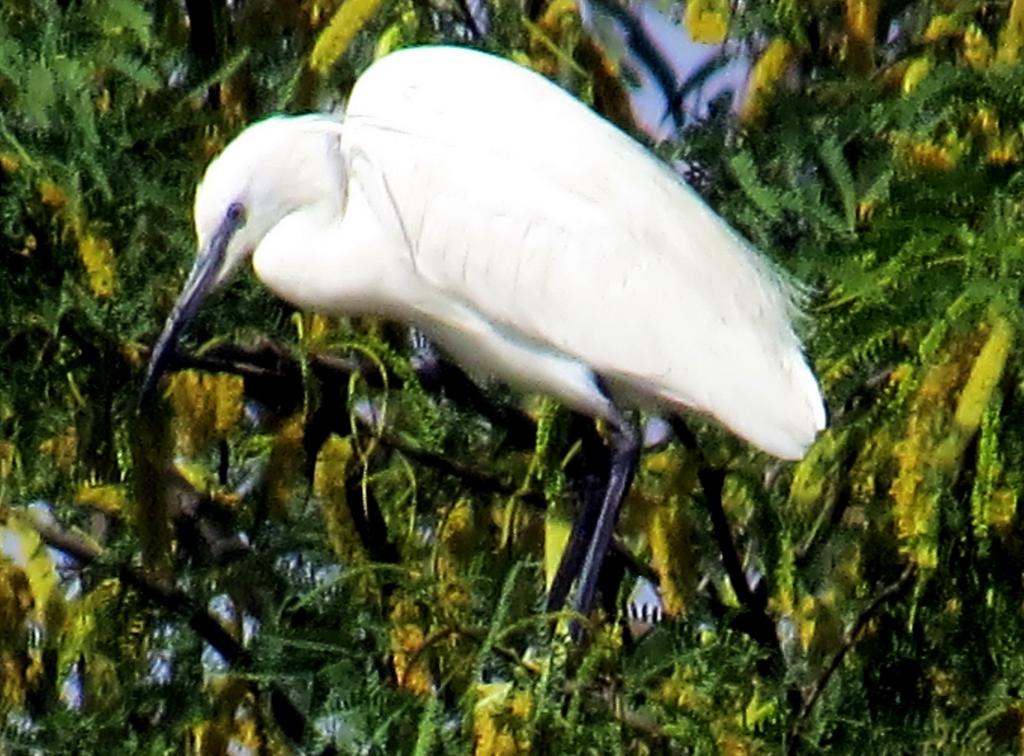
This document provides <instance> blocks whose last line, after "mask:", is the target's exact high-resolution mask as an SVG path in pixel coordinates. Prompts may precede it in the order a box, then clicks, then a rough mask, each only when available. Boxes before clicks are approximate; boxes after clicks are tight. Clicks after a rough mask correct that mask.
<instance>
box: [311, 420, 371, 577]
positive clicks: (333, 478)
mask: <svg viewBox="0 0 1024 756" xmlns="http://www.w3.org/2000/svg"><path fill="white" fill-rule="evenodd" d="M352 458H353V451H352V442H351V440H350V439H348V438H341V437H339V436H335V435H332V436H331V437H330V438H328V439H327V441H325V442H324V445H323V446H322V447H321V448H320V453H319V454H317V457H316V467H315V469H314V472H313V495H314V496H316V498H317V499H318V500H319V501H320V508H321V509H322V510H323V515H324V529H325V531H326V535H327V543H328V544H329V545H330V547H331V551H333V552H334V555H335V556H336V557H337V558H338V559H339V560H341V561H342V562H343V563H347V562H351V561H352V560H355V559H361V558H362V555H363V554H362V548H361V546H360V544H359V541H358V539H357V538H355V532H356V531H355V525H354V523H353V522H352V513H351V512H350V511H349V504H348V495H347V492H346V481H347V479H348V466H349V464H350V463H351V462H352Z"/></svg>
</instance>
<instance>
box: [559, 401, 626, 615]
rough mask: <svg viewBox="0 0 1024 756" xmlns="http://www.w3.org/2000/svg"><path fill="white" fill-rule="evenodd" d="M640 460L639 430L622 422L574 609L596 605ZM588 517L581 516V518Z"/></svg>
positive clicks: (613, 441)
mask: <svg viewBox="0 0 1024 756" xmlns="http://www.w3.org/2000/svg"><path fill="white" fill-rule="evenodd" d="M639 459H640V434H639V433H638V432H637V429H636V427H635V426H633V425H632V424H630V423H629V422H628V421H627V420H625V419H624V418H623V419H620V420H619V422H618V427H617V428H616V429H615V431H614V433H613V434H612V437H611V465H610V470H609V473H608V487H607V488H606V489H605V492H604V497H603V498H602V500H601V508H600V510H599V511H598V514H597V521H596V523H595V525H594V531H593V534H592V535H591V537H590V543H589V544H588V546H587V555H586V558H585V559H584V561H583V569H582V570H581V571H580V582H579V587H578V588H577V589H576V597H575V599H574V601H573V608H574V609H576V611H578V612H581V613H586V612H589V611H590V609H591V607H592V606H593V604H594V595H595V593H596V592H597V578H598V576H599V575H600V573H601V564H602V563H603V562H604V556H605V554H606V553H607V552H608V546H609V545H610V544H611V541H612V535H613V534H614V532H615V522H616V521H617V520H618V518H619V508H620V507H621V506H622V500H623V498H625V496H626V492H627V491H628V490H629V486H630V484H631V483H632V482H633V475H634V474H635V473H636V467H637V463H638V461H639ZM585 514H586V513H581V516H583V515H585Z"/></svg>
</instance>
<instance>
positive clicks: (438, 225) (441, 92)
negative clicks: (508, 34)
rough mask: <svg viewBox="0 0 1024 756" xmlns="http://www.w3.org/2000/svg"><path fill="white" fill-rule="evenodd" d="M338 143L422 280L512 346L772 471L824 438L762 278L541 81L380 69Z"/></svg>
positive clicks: (812, 384) (786, 298)
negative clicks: (691, 423) (583, 375)
mask: <svg viewBox="0 0 1024 756" xmlns="http://www.w3.org/2000/svg"><path fill="white" fill-rule="evenodd" d="M342 141H343V144H344V143H346V142H348V143H349V147H350V148H351V147H355V148H356V151H357V152H361V153H363V154H366V155H368V156H369V157H370V158H371V161H372V162H373V163H374V164H376V165H378V166H379V167H380V170H381V172H382V175H384V176H386V177H387V184H388V192H389V193H390V194H391V196H392V200H393V201H394V203H395V205H396V207H397V208H398V209H399V211H400V214H401V216H402V218H403V219H405V222H406V224H407V227H406V228H405V229H404V233H406V234H407V235H408V237H409V240H410V253H411V254H412V256H413V258H414V264H415V266H416V268H417V270H418V272H419V274H420V275H421V276H423V277H424V278H425V279H426V280H428V281H429V282H430V283H431V285H432V286H435V287H437V288H438V289H440V290H443V291H445V292H447V293H448V294H449V295H450V296H451V297H453V298H455V299H457V300H458V301H459V302H460V303H463V304H465V305H466V306H468V307H472V308H473V309H474V310H475V311H477V312H478V313H479V314H480V315H481V316H482V317H484V318H486V319H487V320H488V321H490V322H493V323H494V324H496V327H499V328H501V329H503V332H506V333H508V334H510V335H511V337H512V338H516V339H522V340H523V342H524V343H531V344H537V345H540V346H542V347H544V348H550V349H553V350H557V351H560V352H562V353H564V354H567V355H569V356H571V357H573V358H575V359H578V360H579V361H581V362H583V363H585V364H587V365H589V366H591V367H592V368H593V369H594V370H595V371H596V372H597V373H599V374H600V375H601V376H602V377H603V378H604V379H605V380H606V382H607V383H608V384H609V385H610V386H611V387H612V389H613V391H614V392H615V393H617V394H620V395H627V396H629V398H631V399H636V400H639V401H641V402H644V401H646V402H648V403H651V402H653V403H656V404H661V405H666V404H667V405H684V406H686V407H689V408H692V409H695V410H698V411H701V412H704V413H707V414H710V415H712V416H714V417H716V418H717V419H718V420H720V421H721V422H722V423H723V424H725V425H726V426H728V427H729V428H731V429H732V430H733V431H735V432H736V433H738V434H739V435H741V436H743V437H745V438H747V439H748V440H749V441H751V442H752V443H754V444H756V445H757V446H759V447H761V448H762V449H765V450H766V451H769V452H771V453H773V454H776V455H778V456H781V457H788V458H793V457H799V456H801V455H802V454H803V452H804V451H805V449H806V447H807V446H808V445H809V444H810V443H811V442H812V441H813V438H814V436H815V434H816V433H817V431H818V430H820V429H821V428H822V427H823V426H824V420H825V418H824V408H823V404H822V398H821V393H820V390H819V388H818V384H817V381H816V379H815V378H814V376H813V374H812V373H811V371H810V369H809V368H808V366H807V364H806V361H805V359H804V357H803V354H802V351H801V347H800V343H799V340H798V339H797V337H796V335H795V334H794V332H793V329H792V326H791V323H790V318H791V316H792V314H793V312H794V308H793V306H792V302H791V294H790V292H789V290H788V288H787V287H786V285H785V284H784V283H783V282H782V281H781V280H780V278H779V276H777V275H776V274H775V273H774V272H773V271H772V270H771V269H770V267H769V265H768V264H767V263H766V262H765V261H764V260H762V259H760V258H759V257H758V256H757V254H756V253H755V252H754V251H753V250H752V249H751V248H750V247H749V246H748V245H747V244H746V243H745V242H744V241H743V240H742V239H741V238H740V237H738V236H737V235H736V234H735V232H733V231H732V229H730V228H729V227H728V225H726V224H725V223H724V222H723V221H722V220H721V219H719V218H718V217H717V216H716V215H715V214H714V213H713V212H712V211H711V210H710V209H709V208H708V207H707V206H706V205H705V204H704V203H703V202H702V201H701V200H700V199H699V197H697V195H696V194H695V193H694V192H693V191H692V190H690V189H689V188H688V187H686V186H685V184H683V183H682V182H681V181H680V180H679V179H678V178H677V177H676V176H675V175H674V174H673V173H672V172H671V171H670V170H669V169H668V168H667V167H666V166H664V165H663V164H662V163H660V162H659V161H657V160H656V159H655V158H653V157H652V156H651V155H650V154H649V153H648V152H647V151H646V150H645V149H644V148H643V147H641V146H640V145H639V144H638V143H637V142H635V141H634V140H632V139H631V138H629V137H627V136H626V135H625V134H623V133H622V132H621V131H619V130H618V129H616V128H615V127H613V126H612V125H610V124H609V123H607V122H606V121H604V120H602V119H600V118H599V117H598V116H596V115H595V114H593V113H592V112H591V111H589V110H588V109H587V108H586V107H585V106H583V105H582V104H580V103H579V102H577V101H576V100H574V99H573V98H572V97H570V96H569V95H567V94H566V93H565V92H563V91H562V90H560V89H559V88H558V87H556V86H555V85H553V84H551V83H550V82H548V81H547V80H545V79H543V78H542V77H540V76H538V75H536V74H532V73H530V72H528V71H526V70H524V69H522V68H521V67H519V66H516V65H514V64H512V63H509V62H507V61H503V60H501V59H499V58H495V57H492V56H490V55H486V54H482V53H477V52H473V51H468V50H463V49H457V48H436V47H434V48H413V49H410V50H405V51H401V52H399V53H394V54H392V55H390V56H387V57H385V58H383V59H381V60H380V61H378V62H377V63H375V64H374V65H373V66H372V67H371V68H370V69H369V70H368V71H367V72H366V73H364V74H363V76H362V77H361V78H360V79H359V81H358V82H357V85H356V87H355V89H354V90H353V93H352V97H351V99H350V102H349V106H348V112H347V116H346V123H345V136H344V137H343V140H342Z"/></svg>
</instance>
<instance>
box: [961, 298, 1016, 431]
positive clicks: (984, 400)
mask: <svg viewBox="0 0 1024 756" xmlns="http://www.w3.org/2000/svg"><path fill="white" fill-rule="evenodd" d="M1012 346H1013V328H1012V327H1011V325H1010V322H1009V321H1008V320H1007V319H1006V318H1005V317H1003V316H1001V315H999V316H996V317H995V318H994V319H993V321H992V326H991V330H990V331H989V334H988V339H987V340H986V341H985V345H984V346H983V347H982V348H981V351H980V352H979V353H978V357H977V359H975V361H974V365H973V366H972V367H971V373H970V375H969V376H968V378H967V383H966V384H965V385H964V388H963V391H962V392H961V393H960V401H959V403H958V404H957V407H956V414H955V415H954V417H953V419H954V421H955V422H956V424H957V425H958V426H959V427H960V428H961V429H962V430H964V431H966V432H968V433H974V432H975V431H976V430H978V427H979V426H980V425H981V418H982V415H983V414H984V412H985V408H986V407H987V406H988V404H989V402H990V401H991V399H992V392H993V391H994V390H995V388H996V386H997V385H998V384H999V379H1000V378H1002V375H1003V368H1005V367H1006V358H1007V357H1008V356H1009V354H1010V348H1011V347H1012Z"/></svg>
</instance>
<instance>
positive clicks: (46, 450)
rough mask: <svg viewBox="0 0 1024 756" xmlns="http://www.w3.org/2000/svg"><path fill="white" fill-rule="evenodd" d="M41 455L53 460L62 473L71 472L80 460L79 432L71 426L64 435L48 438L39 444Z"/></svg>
mask: <svg viewBox="0 0 1024 756" xmlns="http://www.w3.org/2000/svg"><path fill="white" fill-rule="evenodd" d="M39 451H40V453H41V454H45V455H46V456H48V457H50V458H51V459H53V464H54V466H55V467H56V468H57V469H58V470H60V471H61V472H70V471H71V468H72V467H73V466H74V464H75V460H76V459H78V430H77V429H76V428H75V426H73V425H69V426H68V427H67V428H66V429H65V430H64V432H63V433H61V434H60V435H57V436H53V437H52V438H48V439H46V440H45V441H43V442H42V443H41V444H39Z"/></svg>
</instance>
